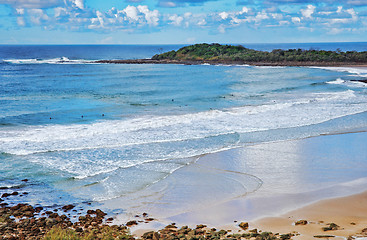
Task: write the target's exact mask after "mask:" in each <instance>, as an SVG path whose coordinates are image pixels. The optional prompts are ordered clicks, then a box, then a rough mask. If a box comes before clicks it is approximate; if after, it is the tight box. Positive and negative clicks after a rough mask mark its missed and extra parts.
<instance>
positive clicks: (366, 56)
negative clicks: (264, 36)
mask: <svg viewBox="0 0 367 240" xmlns="http://www.w3.org/2000/svg"><path fill="white" fill-rule="evenodd" d="M152 59H153V60H193V61H200V60H201V61H202V60H205V61H241V62H249V63H251V62H270V63H277V62H355V63H367V52H366V51H364V52H357V51H347V52H343V51H341V50H340V49H337V50H336V51H326V50H315V49H310V50H303V49H300V48H299V49H288V50H283V49H274V50H273V51H271V52H268V51H258V50H254V49H249V48H246V47H244V46H242V45H238V46H234V45H221V44H218V43H213V44H207V43H202V44H195V45H190V46H186V47H183V48H180V49H179V50H177V51H169V52H165V53H161V54H156V55H154V56H153V57H152Z"/></svg>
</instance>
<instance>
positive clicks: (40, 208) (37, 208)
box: [34, 207, 43, 213]
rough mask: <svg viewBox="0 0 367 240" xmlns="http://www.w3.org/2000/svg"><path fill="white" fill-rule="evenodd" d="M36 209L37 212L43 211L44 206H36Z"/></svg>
mask: <svg viewBox="0 0 367 240" xmlns="http://www.w3.org/2000/svg"><path fill="white" fill-rule="evenodd" d="M34 210H35V211H36V212H37V213H39V212H41V211H42V210H43V207H36V208H34Z"/></svg>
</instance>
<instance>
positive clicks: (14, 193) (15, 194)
mask: <svg viewBox="0 0 367 240" xmlns="http://www.w3.org/2000/svg"><path fill="white" fill-rule="evenodd" d="M18 194H19V193H18V192H13V193H12V194H10V195H13V196H17V195H18Z"/></svg>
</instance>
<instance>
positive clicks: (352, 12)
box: [345, 8, 357, 21]
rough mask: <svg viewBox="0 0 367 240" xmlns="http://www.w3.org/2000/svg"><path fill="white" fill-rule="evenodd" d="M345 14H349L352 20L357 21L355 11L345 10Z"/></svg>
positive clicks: (351, 9)
mask: <svg viewBox="0 0 367 240" xmlns="http://www.w3.org/2000/svg"><path fill="white" fill-rule="evenodd" d="M345 11H346V12H347V13H349V14H350V15H351V16H352V20H353V21H355V20H357V14H356V11H354V9H353V8H350V9H347V10H345Z"/></svg>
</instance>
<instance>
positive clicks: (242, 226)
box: [238, 222, 248, 230]
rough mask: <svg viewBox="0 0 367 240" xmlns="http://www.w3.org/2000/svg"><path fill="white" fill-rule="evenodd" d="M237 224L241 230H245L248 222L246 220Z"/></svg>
mask: <svg viewBox="0 0 367 240" xmlns="http://www.w3.org/2000/svg"><path fill="white" fill-rule="evenodd" d="M238 226H239V227H240V228H242V229H243V230H247V229H248V223H247V222H241V223H240V224H238Z"/></svg>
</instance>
